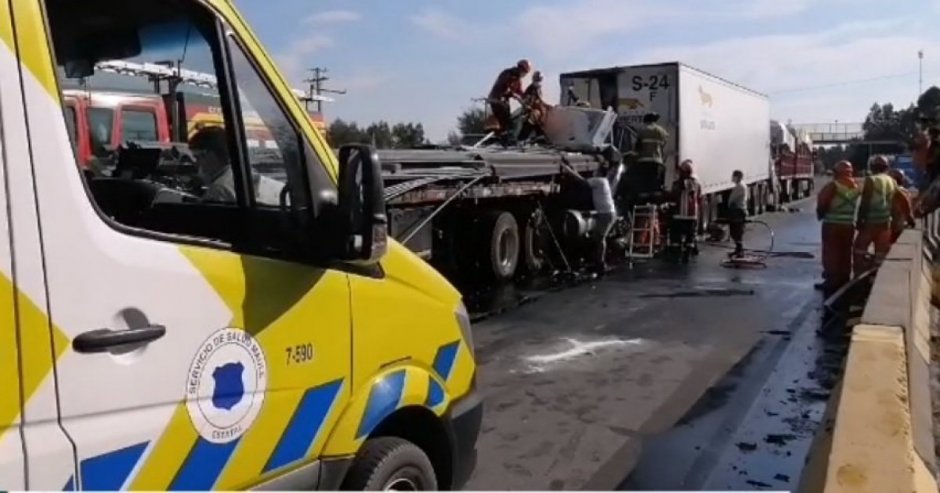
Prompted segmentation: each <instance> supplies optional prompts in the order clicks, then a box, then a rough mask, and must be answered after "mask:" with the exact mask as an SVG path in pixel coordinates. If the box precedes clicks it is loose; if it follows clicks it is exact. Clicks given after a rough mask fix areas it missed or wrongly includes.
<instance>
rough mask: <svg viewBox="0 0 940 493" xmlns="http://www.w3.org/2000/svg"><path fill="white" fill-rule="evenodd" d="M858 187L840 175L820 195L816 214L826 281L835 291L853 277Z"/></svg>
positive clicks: (851, 180) (829, 287)
mask: <svg viewBox="0 0 940 493" xmlns="http://www.w3.org/2000/svg"><path fill="white" fill-rule="evenodd" d="M859 195H860V193H859V188H858V185H857V184H856V183H855V180H853V179H852V178H851V177H837V178H836V179H834V180H833V181H831V182H830V183H828V184H827V185H826V186H824V187H823V188H822V189H821V190H820V191H819V195H818V196H817V201H816V216H817V217H818V218H819V219H820V220H821V221H822V222H823V223H822V264H823V281H824V284H825V286H826V288H827V289H832V290H836V289H839V288H840V287H842V286H843V285H845V283H847V282H849V280H850V279H852V240H853V239H854V238H855V207H856V205H857V204H858V197H859Z"/></svg>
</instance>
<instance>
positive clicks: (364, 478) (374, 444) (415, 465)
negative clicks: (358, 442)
mask: <svg viewBox="0 0 940 493" xmlns="http://www.w3.org/2000/svg"><path fill="white" fill-rule="evenodd" d="M342 489H344V490H348V491H380V490H382V491H389V490H391V491H434V490H437V477H436V476H435V474H434V467H433V466H431V461H430V460H429V459H428V456H427V454H425V453H424V451H423V450H421V449H420V448H418V446H417V445H415V444H413V443H411V442H409V441H408V440H404V439H401V438H398V437H379V438H373V439H371V440H366V442H365V443H363V444H362V448H361V449H359V453H357V454H356V459H355V461H354V462H353V465H352V466H351V467H350V468H349V472H348V473H347V474H346V479H344V480H343V486H342Z"/></svg>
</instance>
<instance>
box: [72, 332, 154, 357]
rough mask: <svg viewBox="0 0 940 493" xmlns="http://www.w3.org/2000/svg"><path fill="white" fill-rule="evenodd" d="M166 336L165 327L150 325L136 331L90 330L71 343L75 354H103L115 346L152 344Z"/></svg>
mask: <svg viewBox="0 0 940 493" xmlns="http://www.w3.org/2000/svg"><path fill="white" fill-rule="evenodd" d="M165 334H166V327H164V326H162V325H151V326H149V327H140V328H137V329H127V330H111V329H98V330H90V331H88V332H84V333H82V334H79V335H78V337H76V338H75V339H74V340H73V341H72V349H74V350H75V352H76V353H86V354H87V353H103V352H106V351H108V350H110V349H111V348H114V347H117V346H129V345H135V344H146V343H148V342H153V341H155V340H157V339H159V338H161V337H163V336H164V335H165Z"/></svg>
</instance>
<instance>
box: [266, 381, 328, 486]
mask: <svg viewBox="0 0 940 493" xmlns="http://www.w3.org/2000/svg"><path fill="white" fill-rule="evenodd" d="M342 386H343V379H342V378H340V379H339V380H334V381H332V382H330V383H327V384H324V385H321V386H319V387H314V388H312V389H308V390H307V391H306V392H305V393H304V396H303V397H301V399H300V403H299V404H298V405H297V409H295V410H294V415H293V416H291V419H290V422H289V423H288V424H287V428H285V429H284V433H282V434H281V438H280V439H279V440H278V442H277V446H276V447H275V448H274V452H272V453H271V457H270V458H269V459H268V463H267V464H266V465H265V466H264V471H263V472H265V473H267V472H269V471H273V470H274V469H278V468H280V467H283V466H286V465H287V464H290V463H291V462H294V461H296V460H300V459H303V458H304V457H305V456H306V455H307V453H308V452H309V451H310V447H311V446H312V445H313V442H314V441H316V439H317V435H318V434H319V433H320V429H321V428H322V427H323V422H324V421H326V417H327V416H328V415H329V414H330V410H331V409H332V408H333V405H334V403H335V402H336V396H337V395H339V390H340V388H341V387H342Z"/></svg>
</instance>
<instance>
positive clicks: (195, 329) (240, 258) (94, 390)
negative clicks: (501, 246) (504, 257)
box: [13, 0, 351, 490]
mask: <svg viewBox="0 0 940 493" xmlns="http://www.w3.org/2000/svg"><path fill="white" fill-rule="evenodd" d="M169 3H172V4H173V6H172V7H168V4H169ZM93 5H94V8H93V9H92V8H90V10H85V9H76V8H75V4H74V3H73V2H71V1H70V0H35V1H29V2H27V1H25V0H24V1H19V2H14V6H15V7H14V11H13V19H14V22H15V24H16V26H17V29H16V32H17V35H18V36H19V39H18V45H19V46H43V44H44V43H46V39H47V34H48V39H49V40H51V42H52V43H54V44H55V45H56V46H57V49H56V50H54V51H53V52H54V53H56V54H57V57H52V56H50V55H51V53H50V52H49V51H46V52H43V51H41V50H28V51H27V52H26V53H25V56H26V58H27V59H28V60H29V62H28V63H27V64H26V65H25V67H24V68H23V70H22V71H21V75H22V78H23V80H24V87H23V96H24V98H25V100H26V101H27V107H28V108H29V112H28V115H27V119H26V121H27V125H28V128H29V129H30V130H31V131H34V132H37V133H38V132H41V133H42V136H43V145H41V146H40V145H34V146H32V149H31V152H30V155H29V157H30V160H31V163H32V167H31V168H32V170H33V173H34V175H35V191H36V204H37V205H36V206H37V208H38V211H39V224H40V230H41V238H42V245H41V248H37V249H36V251H37V252H41V254H42V260H43V265H44V267H45V277H46V279H47V283H46V284H47V292H48V298H49V300H48V305H49V317H50V318H51V320H52V324H51V326H52V327H54V329H55V330H54V332H53V344H52V347H53V350H52V351H48V350H47V351H46V354H54V355H55V357H56V358H57V359H56V361H55V374H56V376H57V389H58V408H59V416H58V420H56V419H52V420H51V421H50V423H53V424H55V428H57V427H58V425H59V424H60V425H61V427H62V428H63V429H64V431H65V432H66V433H67V434H68V436H69V437H70V439H71V441H72V443H73V445H69V444H64V445H63V446H61V447H58V449H57V450H54V451H53V452H58V453H60V454H65V453H68V454H72V453H73V450H74V457H75V464H76V465H75V466H74V467H72V466H71V465H68V466H67V465H65V463H63V462H61V461H60V462H53V461H51V459H50V460H49V461H45V462H43V460H40V461H38V462H36V463H35V469H33V467H34V461H33V459H32V457H33V456H32V454H31V455H30V468H31V474H30V481H31V482H30V486H31V487H32V488H36V489H45V490H62V489H73V488H75V489H86V490H122V489H146V490H179V489H184V490H210V489H223V490H230V489H242V488H246V487H251V486H254V485H256V484H258V483H263V482H267V481H269V480H272V479H275V478H278V479H282V480H284V479H285V478H286V479H289V480H290V481H287V482H284V481H282V482H280V483H276V486H277V487H278V488H279V489H305V488H309V487H312V486H315V485H316V482H317V476H318V473H319V468H318V464H317V462H316V459H317V458H318V454H319V451H320V450H321V449H322V446H323V442H324V441H325V439H326V436H327V434H328V433H327V431H328V430H329V428H330V427H332V426H333V424H334V423H335V421H336V420H337V419H338V417H339V414H340V412H341V410H342V409H343V408H344V407H345V405H346V402H347V401H348V399H349V393H350V390H349V389H350V383H349V376H350V357H351V320H350V319H351V316H350V293H349V280H348V276H347V274H346V273H345V272H342V271H338V270H334V269H332V268H328V267H327V266H326V265H327V263H326V262H323V263H317V262H315V261H306V260H305V259H306V257H304V256H303V255H300V254H299V253H298V251H297V247H296V245H295V244H294V240H296V239H297V234H296V232H297V231H298V230H297V229H296V228H295V225H296V221H297V220H298V217H307V215H308V214H309V211H310V210H312V209H313V208H314V206H315V205H317V204H315V203H314V201H315V200H319V199H318V197H320V196H321V195H322V194H319V195H318V194H315V193H314V190H313V189H317V190H319V191H322V192H324V193H326V192H329V190H330V189H331V187H334V184H333V182H332V181H331V180H330V178H329V176H328V175H327V174H326V171H325V169H324V168H323V167H322V166H321V165H320V163H319V162H318V161H317V159H318V156H323V155H324V154H322V152H323V150H322V149H315V148H314V147H312V145H311V143H310V142H309V141H308V139H307V138H306V136H305V135H304V133H303V132H302V131H301V130H300V128H301V127H300V125H299V124H298V121H297V119H296V117H295V116H292V115H294V114H295V113H296V112H297V109H296V108H293V109H292V108H291V107H290V106H289V105H290V104H293V105H295V106H297V105H299V103H298V102H291V101H289V100H288V99H287V98H286V97H281V96H279V94H284V92H283V91H274V90H273V89H272V87H275V86H276V84H282V85H283V83H282V82H277V81H272V80H270V79H269V78H268V77H266V76H265V75H264V71H263V70H258V69H257V68H256V67H257V63H258V62H257V60H258V58H257V55H256V54H254V55H253V54H252V52H251V51H250V50H245V49H244V47H243V46H242V45H241V44H240V43H239V39H240V38H239V36H237V35H231V34H230V32H229V29H228V28H226V27H225V25H224V24H223V21H222V19H221V17H219V13H217V12H215V11H213V10H210V8H209V7H207V6H206V4H205V3H203V2H198V1H195V0H172V1H171V2H168V1H167V0H135V2H134V3H133V7H132V10H133V15H130V14H128V12H130V11H129V10H128V7H127V5H128V4H127V3H126V0H101V1H98V2H95V3H94V4H93ZM222 5H224V4H222ZM40 6H42V7H43V9H44V11H43V10H41V9H40ZM83 16H84V17H83ZM102 26H104V27H102ZM108 26H111V28H114V29H117V30H118V31H119V33H121V34H119V35H114V34H109V33H108V32H100V31H99V30H101V29H105V30H106V29H107V28H108ZM82 28H85V29H88V32H84V33H83V31H82ZM128 28H133V29H135V30H136V31H137V33H136V35H137V36H138V37H139V41H140V51H139V53H138V54H136V55H128V56H129V57H130V58H128V59H127V60H125V61H131V62H135V63H139V64H141V65H143V64H145V63H156V62H159V61H161V60H166V59H167V58H168V57H171V58H174V59H178V60H183V63H182V68H183V69H185V70H191V71H194V72H199V73H205V74H209V75H211V76H212V77H214V80H216V83H215V85H207V86H199V87H190V88H189V89H188V90H192V91H196V92H199V93H202V94H204V93H207V92H208V93H212V92H217V93H218V94H219V95H220V98H221V105H222V113H223V115H222V116H223V118H222V119H221V120H220V123H222V125H221V126H220V127H217V129H216V130H215V131H213V130H211V129H203V131H205V132H207V133H205V134H203V136H204V137H206V138H205V139H203V142H202V145H205V144H206V142H215V144H216V145H217V147H211V146H209V147H203V148H200V152H199V153H197V154H198V156H197V159H198V163H197V165H198V166H200V167H202V168H204V169H202V171H200V175H201V176H202V175H204V177H205V179H206V183H207V184H208V185H209V186H213V187H223V188H224V187H227V186H228V187H231V188H232V190H233V193H232V197H231V199H228V198H218V197H213V198H211V199H209V198H207V196H205V195H195V194H197V193H198V192H196V191H188V192H185V193H186V194H189V195H187V197H188V198H187V199H186V200H184V201H180V202H164V201H160V200H152V201H151V200H149V199H148V200H140V198H141V197H149V196H148V195H147V194H149V193H150V190H152V187H153V186H154V185H153V182H152V181H147V180H137V179H134V178H132V177H130V176H127V177H125V176H124V175H121V176H118V177H110V178H106V179H102V178H96V177H93V178H87V179H83V175H82V173H81V172H80V171H79V167H78V165H77V164H76V162H75V159H74V156H73V153H72V151H71V145H70V143H69V139H68V134H67V131H66V126H65V123H64V121H63V112H62V106H61V105H62V101H61V98H60V92H59V91H60V89H59V88H60V87H63V86H68V85H70V84H76V83H78V82H79V81H77V80H75V78H81V79H82V80H81V83H82V84H84V87H85V88H86V90H88V91H91V92H92V93H94V91H95V90H96V88H98V87H100V86H98V85H96V84H98V83H99V80H98V79H96V78H95V76H94V75H91V76H87V75H77V74H73V75H72V76H69V74H68V71H67V70H63V67H62V65H63V60H61V59H60V58H59V57H65V56H68V55H67V54H68V53H74V51H70V48H69V47H72V46H80V45H83V43H82V39H83V38H82V37H81V36H83V35H87V36H91V37H92V39H94V40H95V43H93V45H94V46H99V47H100V45H101V43H103V42H111V41H112V40H114V42H119V40H121V39H126V38H127V32H126V29H128ZM125 48H126V49H125ZM132 51H134V50H133V47H114V48H112V49H111V50H110V51H109V53H116V52H121V53H124V52H132ZM112 56H113V55H112ZM109 75H111V74H109ZM123 76H126V77H130V78H133V77H142V76H141V75H140V74H135V73H129V74H126V75H123ZM137 82H139V80H138V81H137ZM249 108H250V109H251V111H253V112H255V113H258V114H259V115H260V117H261V120H262V122H263V124H264V125H265V126H267V127H268V129H269V130H270V133H271V135H273V136H274V139H275V140H276V141H277V144H278V147H277V152H275V153H266V154H264V155H259V154H256V153H250V152H248V148H247V144H246V133H247V131H246V127H245V121H244V118H243V113H245V112H248V109H249ZM219 132H221V134H219ZM212 135H216V137H218V135H221V139H219V138H215V139H214V140H213V138H212ZM192 143H193V144H194V146H195V144H196V142H195V141H193V142H192ZM218 146H221V147H218ZM210 147H211V149H210ZM317 151H319V153H318V152H317ZM27 162H30V161H27ZM220 164H222V165H223V167H222V170H225V167H226V166H227V167H228V169H227V171H229V172H230V173H229V174H227V175H226V173H224V172H220V171H221V170H219V169H215V167H217V166H218V165H220ZM210 165H211V166H210ZM249 174H250V175H255V176H259V177H260V178H261V180H260V181H259V180H255V179H243V177H246V176H249ZM256 183H261V184H268V186H269V187H272V186H273V185H271V183H281V187H280V188H278V190H279V191H283V192H284V193H283V194H282V195H281V196H280V197H278V195H277V194H276V193H275V194H273V197H272V196H271V195H270V194H268V195H266V196H256V194H255V187H256V186H257V185H256ZM161 186H164V187H175V186H178V183H177V182H172V183H170V184H168V185H161ZM163 190H165V188H164V189H163ZM186 190H188V189H186ZM118 192H120V193H118ZM190 192H191V193H190ZM225 195H226V194H221V197H224V196H225ZM334 195H335V193H334ZM132 199H133V200H132ZM301 231H307V230H305V229H304V230H301ZM306 239H307V238H305V240H306ZM318 241H322V243H323V244H328V243H330V242H329V238H327V237H325V236H324V237H322V238H320V237H312V238H310V239H309V241H308V242H309V243H310V244H312V245H316V244H318V243H317V242H318ZM304 253H307V252H304ZM317 258H318V257H317ZM50 457H51V455H50ZM43 466H44V467H43ZM34 470H35V471H36V474H33V473H32V471H34ZM40 471H41V474H40V473H39V472H40Z"/></svg>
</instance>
